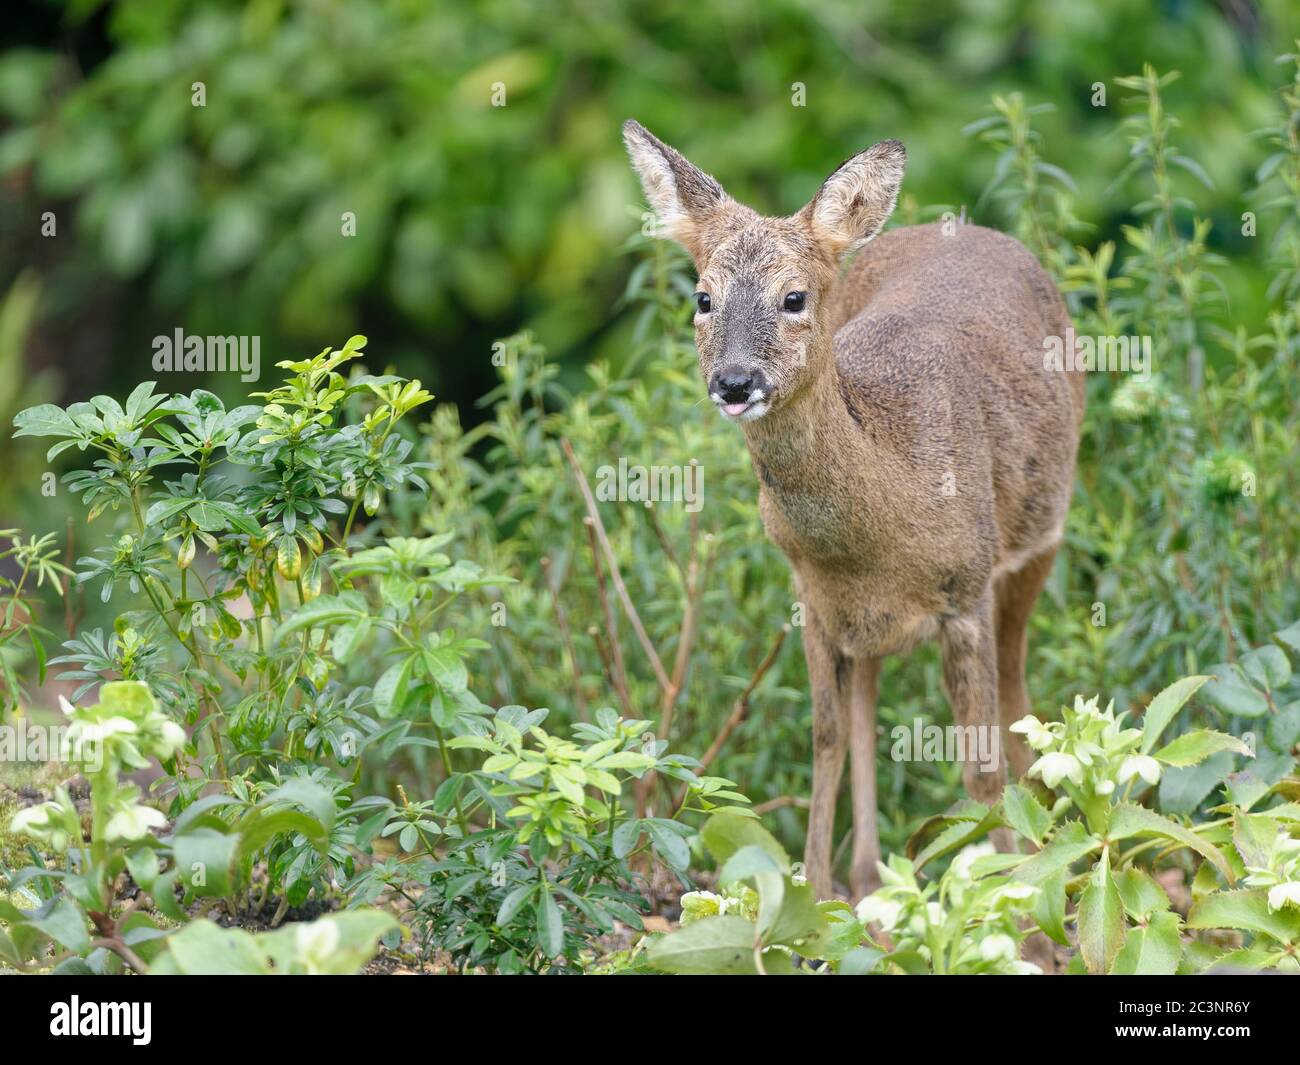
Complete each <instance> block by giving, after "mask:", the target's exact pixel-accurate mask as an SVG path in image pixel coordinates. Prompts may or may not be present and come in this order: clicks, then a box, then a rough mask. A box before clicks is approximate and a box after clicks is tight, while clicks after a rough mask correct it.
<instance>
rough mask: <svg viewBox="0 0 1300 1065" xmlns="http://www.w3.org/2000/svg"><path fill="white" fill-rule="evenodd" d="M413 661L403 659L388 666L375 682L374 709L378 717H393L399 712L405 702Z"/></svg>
mask: <svg viewBox="0 0 1300 1065" xmlns="http://www.w3.org/2000/svg"><path fill="white" fill-rule="evenodd" d="M412 661H413V659H411V658H409V657H408V658H403V659H402V660H401V661H400V662H396V663H394V664H393V665H391V666H389V667H388V668H387V669H386V670H384V672H383V673H382V674H381V675H380V677H379V680H378V681H376V682H375V695H374V698H375V709H376V710H377V711H378V712H379V716H380V717H393V716H395V715H396V714H398V713H400V712H401V709H402V704H403V703H404V702H405V701H406V689H407V685H408V684H409V682H410V679H411V663H412Z"/></svg>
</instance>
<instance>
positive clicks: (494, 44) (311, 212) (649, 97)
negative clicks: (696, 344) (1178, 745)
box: [0, 0, 1300, 424]
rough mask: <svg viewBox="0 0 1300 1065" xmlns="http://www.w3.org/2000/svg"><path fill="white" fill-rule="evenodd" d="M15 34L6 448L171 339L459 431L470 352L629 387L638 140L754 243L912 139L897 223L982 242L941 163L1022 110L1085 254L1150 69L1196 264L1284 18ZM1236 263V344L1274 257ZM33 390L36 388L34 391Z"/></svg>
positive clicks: (593, 16) (1291, 20)
mask: <svg viewBox="0 0 1300 1065" xmlns="http://www.w3.org/2000/svg"><path fill="white" fill-rule="evenodd" d="M5 21H6V28H5V34H6V38H7V48H6V50H5V53H4V56H3V59H0V123H2V129H3V132H2V133H0V241H2V245H0V246H2V249H3V250H2V251H0V295H2V294H3V293H5V292H10V291H11V290H12V286H13V284H14V281H15V279H16V278H17V277H18V276H19V275H20V273H22V272H23V271H24V270H26V271H28V276H29V279H30V280H29V284H28V285H27V288H26V291H25V294H23V297H22V298H23V301H24V302H23V304H22V306H20V307H17V308H15V307H12V306H11V307H9V312H10V313H9V315H8V318H7V322H8V325H7V328H6V329H5V330H4V331H3V332H4V337H3V342H4V343H5V344H6V346H7V352H6V353H7V356H8V360H9V361H8V362H6V363H5V365H6V366H8V367H9V368H10V370H12V371H14V373H12V374H11V373H10V372H9V371H6V374H5V377H6V382H7V383H6V385H5V387H4V388H3V389H0V393H2V394H0V402H4V403H5V407H6V409H5V411H4V412H3V413H4V414H5V419H4V420H5V422H6V424H7V422H8V415H9V414H10V413H11V412H12V409H13V408H14V407H16V406H18V405H21V404H23V403H25V402H30V401H31V400H32V399H34V398H38V397H37V395H34V394H33V393H39V392H41V391H42V390H44V391H46V392H49V391H53V392H55V393H58V395H59V398H62V399H63V400H64V401H70V400H74V399H82V398H85V397H87V396H89V395H91V394H93V393H95V392H98V391H106V390H120V389H121V388H122V387H123V386H124V385H126V384H128V383H132V382H134V381H136V380H139V379H141V378H144V377H149V376H155V375H153V374H152V372H151V370H150V366H149V359H150V356H151V346H150V341H151V339H152V337H153V336H154V335H156V334H159V333H164V332H170V331H171V330H173V329H175V328H177V327H183V328H184V329H185V330H186V331H187V332H189V333H196V334H203V335H206V334H222V335H225V334H256V335H259V336H261V337H262V353H263V365H264V367H266V366H269V365H270V364H271V363H272V362H273V361H274V360H275V359H277V358H288V357H299V356H301V355H303V354H304V353H310V352H314V351H316V350H319V349H320V348H322V347H324V346H325V345H327V344H329V343H334V342H337V341H338V339H339V338H340V337H346V336H348V335H349V334H351V333H355V332H364V333H366V334H367V335H369V336H370V337H371V351H372V352H374V353H375V355H376V357H377V358H384V359H388V360H391V361H392V362H393V364H395V365H396V366H398V367H400V368H401V369H402V370H403V371H405V372H407V373H410V374H414V375H417V376H420V377H421V378H422V379H423V380H424V381H425V382H426V384H428V385H429V386H430V387H431V388H432V389H433V390H434V391H435V392H436V393H437V394H438V395H439V396H440V398H443V399H450V400H453V401H458V402H461V403H462V404H467V402H468V401H472V400H473V399H475V398H477V397H478V396H479V395H481V394H483V393H484V392H485V391H487V389H488V388H490V387H491V386H492V384H493V383H494V381H495V376H494V374H493V370H492V367H491V365H490V354H491V349H490V346H491V342H492V341H493V340H494V339H495V338H497V337H501V336H505V335H507V334H510V333H513V332H515V331H517V330H519V329H521V328H531V329H532V330H533V331H534V332H535V334H536V336H537V338H538V340H539V341H540V342H542V343H543V344H545V345H546V346H547V347H548V349H549V350H550V351H551V352H552V356H553V357H554V358H556V359H558V360H559V361H560V363H561V364H562V365H563V366H564V367H565V368H566V371H567V372H568V373H569V374H570V376H571V378H572V375H573V373H574V371H575V368H576V367H577V366H579V365H580V364H583V363H586V362H588V361H590V360H591V359H592V358H593V357H596V356H598V355H605V356H608V357H611V358H612V359H613V361H614V363H615V365H617V364H618V358H619V354H620V352H621V350H622V349H623V348H624V347H625V346H626V345H627V328H628V326H627V325H626V316H620V314H619V313H618V311H619V309H620V296H621V293H622V292H623V286H624V284H625V281H626V277H627V275H628V272H629V271H630V269H631V268H632V265H633V262H632V260H631V259H630V258H629V256H628V255H626V254H621V253H620V248H621V247H622V246H623V244H624V242H625V240H626V238H627V237H628V235H629V234H630V233H632V232H633V231H634V230H635V228H636V227H637V225H638V214H639V212H640V210H641V206H642V205H641V199H640V193H639V190H638V189H637V187H636V185H635V183H634V180H633V177H632V175H631V174H630V172H629V170H628V167H627V165H626V161H625V159H624V156H623V152H622V146H621V143H620V139H619V124H620V123H621V121H622V120H623V119H624V118H626V117H628V116H635V117H637V118H639V119H640V120H641V121H642V122H644V123H645V124H646V125H648V126H649V127H650V128H651V129H653V130H654V131H655V132H657V133H658V134H659V135H660V136H662V137H663V138H665V139H666V140H669V141H670V142H672V143H673V144H675V145H677V146H678V147H680V148H681V149H682V150H683V151H685V152H686V153H687V154H688V155H690V156H691V157H692V158H693V159H694V160H695V161H697V162H698V163H699V164H700V165H701V166H702V167H704V168H705V169H708V170H710V171H711V172H713V173H715V174H716V175H717V176H718V177H719V178H720V179H721V180H722V181H723V182H724V184H726V185H727V187H728V189H729V191H731V192H732V193H733V194H734V195H736V196H738V197H740V198H743V199H745V200H747V201H749V202H751V203H752V204H754V205H755V206H757V207H758V208H760V209H763V210H766V211H771V212H788V211H792V210H795V209H797V208H798V207H800V206H801V205H802V204H803V203H804V202H806V201H807V200H808V199H809V198H810V196H811V195H812V193H813V192H814V191H815V189H816V187H817V184H818V183H819V182H820V180H821V179H822V178H823V177H824V176H825V175H826V173H828V172H829V171H830V170H831V169H832V168H833V167H834V166H835V165H837V164H838V163H839V161H840V160H841V159H843V158H844V157H846V156H847V155H849V154H851V153H853V152H855V151H857V150H859V149H860V148H862V147H863V146H865V145H867V144H869V143H870V142H872V141H874V140H877V139H880V138H882V137H899V138H901V139H903V140H904V141H905V142H906V143H907V146H908V150H909V170H908V176H907V181H906V184H905V192H906V195H907V197H908V198H909V201H910V202H911V203H912V204H913V205H924V206H927V207H928V206H932V205H939V204H945V205H952V206H953V207H955V208H959V207H961V206H962V205H964V206H965V207H966V210H967V215H968V217H973V218H974V219H975V220H976V221H981V220H987V221H989V222H990V223H992V224H998V223H999V222H1000V221H1001V220H1000V219H998V218H997V217H996V215H995V214H994V212H993V210H992V208H991V207H990V205H986V204H980V202H979V200H980V192H981V190H982V189H983V188H984V186H985V184H986V183H987V181H988V179H989V177H990V172H991V168H992V166H993V159H994V157H993V155H992V154H991V153H987V152H980V151H977V150H976V149H975V146H974V145H973V143H972V142H971V140H970V139H968V138H964V137H962V136H961V134H960V130H961V128H962V126H963V125H965V124H966V123H968V122H970V121H972V120H973V119H976V118H978V117H980V116H981V115H983V114H985V113H986V108H987V102H988V100H989V97H990V95H991V94H992V93H994V92H1007V91H1015V90H1019V91H1022V92H1023V93H1024V94H1025V95H1026V97H1027V99H1028V100H1029V101H1030V102H1050V103H1053V104H1055V105H1056V110H1055V111H1054V112H1053V113H1051V114H1048V115H1045V116H1041V117H1040V119H1039V120H1038V122H1037V125H1038V126H1039V127H1040V128H1041V129H1042V130H1043V133H1044V136H1045V138H1046V140H1047V142H1048V143H1050V144H1051V145H1053V146H1054V148H1055V150H1056V153H1057V160H1056V161H1057V162H1059V163H1060V164H1061V165H1062V166H1064V167H1065V168H1066V169H1067V170H1069V171H1070V172H1071V173H1073V174H1075V175H1076V177H1077V178H1078V180H1079V182H1080V188H1079V192H1078V196H1077V197H1076V202H1075V209H1076V211H1077V213H1078V214H1079V215H1080V217H1081V218H1082V219H1083V220H1085V221H1086V222H1088V223H1090V224H1092V225H1094V226H1095V227H1096V230H1095V231H1094V232H1092V233H1091V234H1089V235H1088V238H1087V239H1088V240H1089V243H1093V242H1094V241H1095V240H1099V239H1104V238H1106V237H1108V236H1112V235H1114V234H1115V233H1116V232H1117V230H1118V227H1119V226H1120V225H1121V224H1123V223H1125V222H1128V221H1132V217H1131V216H1130V215H1128V214H1127V213H1125V212H1127V210H1128V207H1127V205H1128V204H1130V203H1131V199H1130V198H1127V197H1123V198H1114V197H1110V198H1108V196H1107V188H1108V185H1109V183H1110V182H1111V181H1112V180H1113V176H1114V175H1115V174H1116V173H1118V171H1119V170H1120V169H1121V167H1122V165H1123V161H1124V157H1125V154H1126V152H1127V150H1128V145H1127V143H1126V142H1125V140H1124V139H1123V138H1122V137H1121V136H1119V135H1117V132H1116V127H1117V108H1116V107H1115V106H1114V105H1115V102H1116V101H1114V100H1109V101H1108V104H1109V106H1107V107H1096V106H1094V105H1093V102H1092V94H1093V90H1092V88H1091V87H1092V86H1093V84H1094V83H1097V82H1105V83H1107V86H1108V91H1109V92H1111V93H1114V92H1115V91H1116V90H1115V89H1114V86H1113V85H1112V84H1111V79H1113V78H1114V77H1116V76H1118V75H1124V74H1132V73H1134V72H1137V71H1139V70H1140V69H1141V66H1142V64H1143V62H1150V63H1152V64H1154V65H1155V66H1156V67H1157V68H1158V69H1160V70H1167V69H1170V68H1176V69H1179V70H1181V71H1182V74H1183V77H1182V79H1181V80H1180V81H1179V82H1177V83H1176V84H1175V85H1173V86H1172V87H1171V88H1170V90H1169V93H1168V96H1167V100H1168V103H1169V106H1170V108H1171V110H1173V111H1175V112H1176V113H1178V114H1179V115H1181V116H1182V118H1183V123H1184V124H1183V128H1182V130H1181V131H1180V140H1181V143H1182V146H1183V148H1184V149H1186V151H1187V154H1189V155H1191V156H1193V157H1194V158H1196V159H1199V160H1201V161H1202V162H1203V163H1204V165H1205V167H1206V169H1207V170H1208V171H1209V173H1210V176H1211V177H1212V178H1213V180H1214V182H1215V185H1216V187H1217V195H1216V197H1215V202H1216V204H1218V205H1219V208H1220V210H1222V211H1223V212H1225V216H1224V217H1222V218H1215V222H1216V225H1215V228H1214V234H1215V237H1214V239H1215V240H1216V241H1222V240H1225V239H1230V235H1231V234H1234V233H1236V232H1237V231H1238V230H1239V228H1240V227H1239V224H1238V223H1237V222H1236V221H1235V215H1234V214H1232V213H1231V210H1232V208H1231V205H1232V204H1234V203H1235V202H1237V200H1238V199H1239V195H1240V193H1241V191H1242V190H1243V189H1244V188H1245V187H1246V186H1247V185H1248V183H1249V181H1250V179H1251V175H1252V171H1253V168H1254V166H1256V165H1257V164H1258V162H1259V161H1260V159H1262V158H1263V155H1264V151H1265V149H1264V147H1263V146H1262V145H1260V144H1258V143H1257V142H1256V141H1254V140H1252V138H1251V136H1250V132H1251V130H1252V129H1254V128H1257V127H1259V126H1263V125H1265V124H1266V123H1267V122H1268V121H1270V120H1271V118H1272V115H1273V109H1274V105H1275V101H1276V96H1275V92H1276V85H1277V84H1278V83H1279V82H1280V80H1281V77H1280V73H1279V72H1278V71H1277V70H1276V69H1275V67H1274V61H1273V57H1274V56H1275V55H1276V54H1278V53H1279V52H1283V51H1286V50H1287V49H1288V46H1289V45H1290V43H1291V42H1292V40H1293V39H1294V37H1295V36H1296V34H1297V33H1300V7H1298V6H1297V5H1295V4H1294V3H1290V2H1287V0H1266V2H1262V3H1252V2H1247V0H1234V2H1229V0H1224V2H1222V3H1212V2H1208V0H1182V2H1164V3H1149V4H1133V3H1131V2H1127V0H1090V2H1088V3H1078V2H1075V0H1037V2H1033V3H1026V2H1018V0H956V2H954V0H937V2H933V3H928V4H913V3H907V2H899V0H892V2H890V0H820V2H812V0H769V2H764V3H752V2H748V0H722V2H717V3H698V2H695V0H690V2H683V0H657V2H655V3H646V2H631V3H617V4H616V3H607V2H601V0H583V2H557V3H539V2H535V0H476V2H457V3H450V2H442V0H435V2H432V3H429V2H425V0H368V2H366V3H357V2H355V0H313V2H311V3H286V2H282V0H253V2H250V3H234V2H224V0H189V2H181V0H123V2H117V3H112V2H108V3H105V2H98V0H75V2H72V3H66V4H59V3H52V2H39V0H21V2H17V3H11V4H10V5H8V6H7V9H6V17H5ZM197 82H201V83H202V87H203V92H204V94H205V105H204V106H195V105H194V102H193V100H194V92H195V89H194V86H195V83H197ZM796 83H798V84H800V85H802V86H803V87H804V89H803V93H804V99H803V103H804V106H795V105H794V103H793V102H792V101H793V98H794V96H795V93H796V91H797V89H796ZM498 85H499V86H503V87H504V104H505V105H504V106H493V94H494V86H498ZM497 102H500V92H499V90H498V95H497ZM1063 152H1065V153H1068V155H1067V156H1066V157H1064V158H1062V157H1061V154H1062V153H1063ZM1120 205H1123V206H1120ZM1243 209H1244V207H1243ZM47 211H52V212H54V217H55V223H56V227H57V229H56V235H54V236H45V235H42V216H43V213H44V212H47ZM345 212H352V213H353V214H354V215H355V219H356V225H355V235H354V236H344V235H343V233H342V228H343V221H342V219H343V215H344V213H345ZM1225 234H1228V235H1229V236H1228V237H1225V236H1224V235H1225ZM1239 243H1240V244H1242V245H1244V244H1249V243H1251V242H1248V241H1244V240H1239ZM1255 243H1259V242H1255ZM1227 250H1229V251H1231V252H1232V253H1233V255H1234V257H1237V258H1240V259H1241V264H1240V265H1241V268H1240V269H1236V270H1234V271H1233V273H1232V276H1231V277H1230V278H1228V279H1227V283H1228V286H1229V295H1230V296H1231V298H1232V300H1233V302H1234V307H1235V308H1236V310H1238V311H1240V312H1242V313H1243V314H1245V315H1251V314H1252V312H1253V311H1256V310H1258V307H1257V306H1252V304H1258V303H1259V302H1260V301H1261V300H1262V293H1263V289H1264V287H1265V286H1264V285H1263V284H1262V283H1260V281H1259V279H1260V277H1261V276H1262V272H1261V269H1260V267H1259V264H1258V261H1257V260H1256V259H1255V257H1256V256H1262V255H1263V250H1262V249H1257V248H1255V247H1233V248H1230V249H1227ZM32 282H37V283H38V287H39V292H37V285H36V284H34V283H32ZM29 304H30V305H31V306H30V310H29V309H28V305H29ZM28 318H30V319H31V328H30V330H23V329H21V328H20V326H22V325H23V324H24V323H25V322H26V321H27V319H28ZM18 344H22V345H23V347H24V350H23V351H21V352H16V351H15V350H14V348H15V345H18ZM20 359H21V360H22V363H23V364H25V366H26V367H27V370H26V372H25V373H24V374H23V375H22V376H21V377H18V376H15V374H16V371H17V369H18V365H19V363H18V362H17V360H20ZM39 370H50V371H55V372H56V373H57V380H55V379H49V378H47V379H45V380H44V381H43V382H41V383H40V384H39V386H38V385H37V384H36V383H35V373H36V371H39ZM265 379H266V376H265V373H264V380H265ZM573 379H575V380H576V378H573ZM19 381H21V382H22V383H23V386H24V387H22V388H15V387H14V386H15V383H16V382H19ZM163 387H167V385H166V382H164V383H163ZM177 387H179V385H178V386H177ZM185 387H190V384H187V385H186V386H185ZM16 393H24V394H21V395H20V394H16ZM39 398H46V397H44V396H41V397H39ZM469 417H470V418H471V419H472V417H473V415H472V414H471V415H469Z"/></svg>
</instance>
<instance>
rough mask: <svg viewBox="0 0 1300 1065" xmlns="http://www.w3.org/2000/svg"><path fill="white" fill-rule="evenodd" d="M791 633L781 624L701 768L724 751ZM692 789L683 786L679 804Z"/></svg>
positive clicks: (705, 756) (702, 761)
mask: <svg viewBox="0 0 1300 1065" xmlns="http://www.w3.org/2000/svg"><path fill="white" fill-rule="evenodd" d="M789 634H790V625H789V623H786V624H784V625H782V626H781V630H780V631H779V632H778V633H777V634H776V640H775V641H773V643H772V647H771V649H770V650H769V651H768V652H767V657H765V658H764V659H763V661H762V662H760V663H759V665H758V668H757V669H756V670H754V675H753V676H752V677H750V679H749V683H748V684H747V685H745V690H744V691H743V692H741V693H740V696H739V698H737V699H736V702H735V703H734V704H733V706H732V708H731V713H730V715H728V717H727V720H726V721H725V722H723V725H722V728H721V729H720V730H719V731H718V734H717V736H716V737H714V740H713V742H712V743H711V744H709V749H708V750H707V751H705V752H704V757H703V758H701V759H700V769H701V770H703V769H708V768H709V766H710V765H711V764H712V763H713V760H714V759H715V758H717V757H718V755H719V754H720V753H721V752H722V748H723V747H724V746H726V743H727V740H729V739H731V734H732V733H733V732H735V731H736V729H737V728H738V727H739V726H740V723H741V722H742V721H744V720H745V717H746V716H747V715H748V714H749V697H750V696H751V695H753V694H754V689H755V688H757V687H758V685H759V682H760V681H761V680H762V679H763V677H764V676H766V675H767V671H768V670H769V669H771V668H772V663H773V662H775V661H776V656H777V655H778V654H780V653H781V647H782V645H783V644H784V643H785V638H786V637H787V636H788V635H789ZM689 790H690V788H689V786H687V787H683V788H682V790H681V792H680V793H679V794H678V796H677V805H678V806H681V805H682V803H684V802H685V801H686V794H687V792H688V791H689Z"/></svg>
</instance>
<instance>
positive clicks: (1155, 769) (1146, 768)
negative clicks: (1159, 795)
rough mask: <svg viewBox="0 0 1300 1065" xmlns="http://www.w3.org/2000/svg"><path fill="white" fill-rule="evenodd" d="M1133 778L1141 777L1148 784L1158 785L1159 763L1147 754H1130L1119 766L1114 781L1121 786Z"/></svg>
mask: <svg viewBox="0 0 1300 1065" xmlns="http://www.w3.org/2000/svg"><path fill="white" fill-rule="evenodd" d="M1135 776H1136V777H1141V778H1142V779H1143V780H1145V781H1146V782H1147V783H1148V784H1156V783H1159V781H1160V763H1159V762H1157V761H1156V760H1155V759H1154V758H1152V757H1151V756H1150V755H1149V754H1130V755H1129V756H1128V757H1127V758H1125V759H1124V761H1123V762H1122V763H1121V764H1120V767H1119V773H1118V774H1116V779H1117V780H1118V781H1119V782H1120V783H1121V784H1126V783H1127V782H1128V781H1130V780H1132V779H1133V778H1134V777H1135Z"/></svg>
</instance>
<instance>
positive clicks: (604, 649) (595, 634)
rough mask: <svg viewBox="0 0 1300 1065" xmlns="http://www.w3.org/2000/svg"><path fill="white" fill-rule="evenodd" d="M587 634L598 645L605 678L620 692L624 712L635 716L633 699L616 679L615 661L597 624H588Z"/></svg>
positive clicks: (597, 650)
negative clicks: (601, 636)
mask: <svg viewBox="0 0 1300 1065" xmlns="http://www.w3.org/2000/svg"><path fill="white" fill-rule="evenodd" d="M587 635H588V636H590V637H591V642H592V643H594V644H595V645H596V654H598V655H599V656H600V662H601V665H602V666H604V667H605V679H606V680H607V681H609V682H610V684H611V685H612V686H613V688H614V689H615V691H617V693H618V697H619V701H620V703H621V705H622V707H623V713H624V714H625V715H627V716H628V717H635V716H636V715H635V714H634V713H633V712H632V700H631V697H630V696H629V695H628V694H627V691H626V689H623V688H620V687H619V686H618V684H617V683H615V681H614V663H613V662H611V661H610V657H609V648H608V646H606V644H605V641H604V640H602V639H601V638H600V630H599V629H598V628H596V626H595V625H588V626H587Z"/></svg>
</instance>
